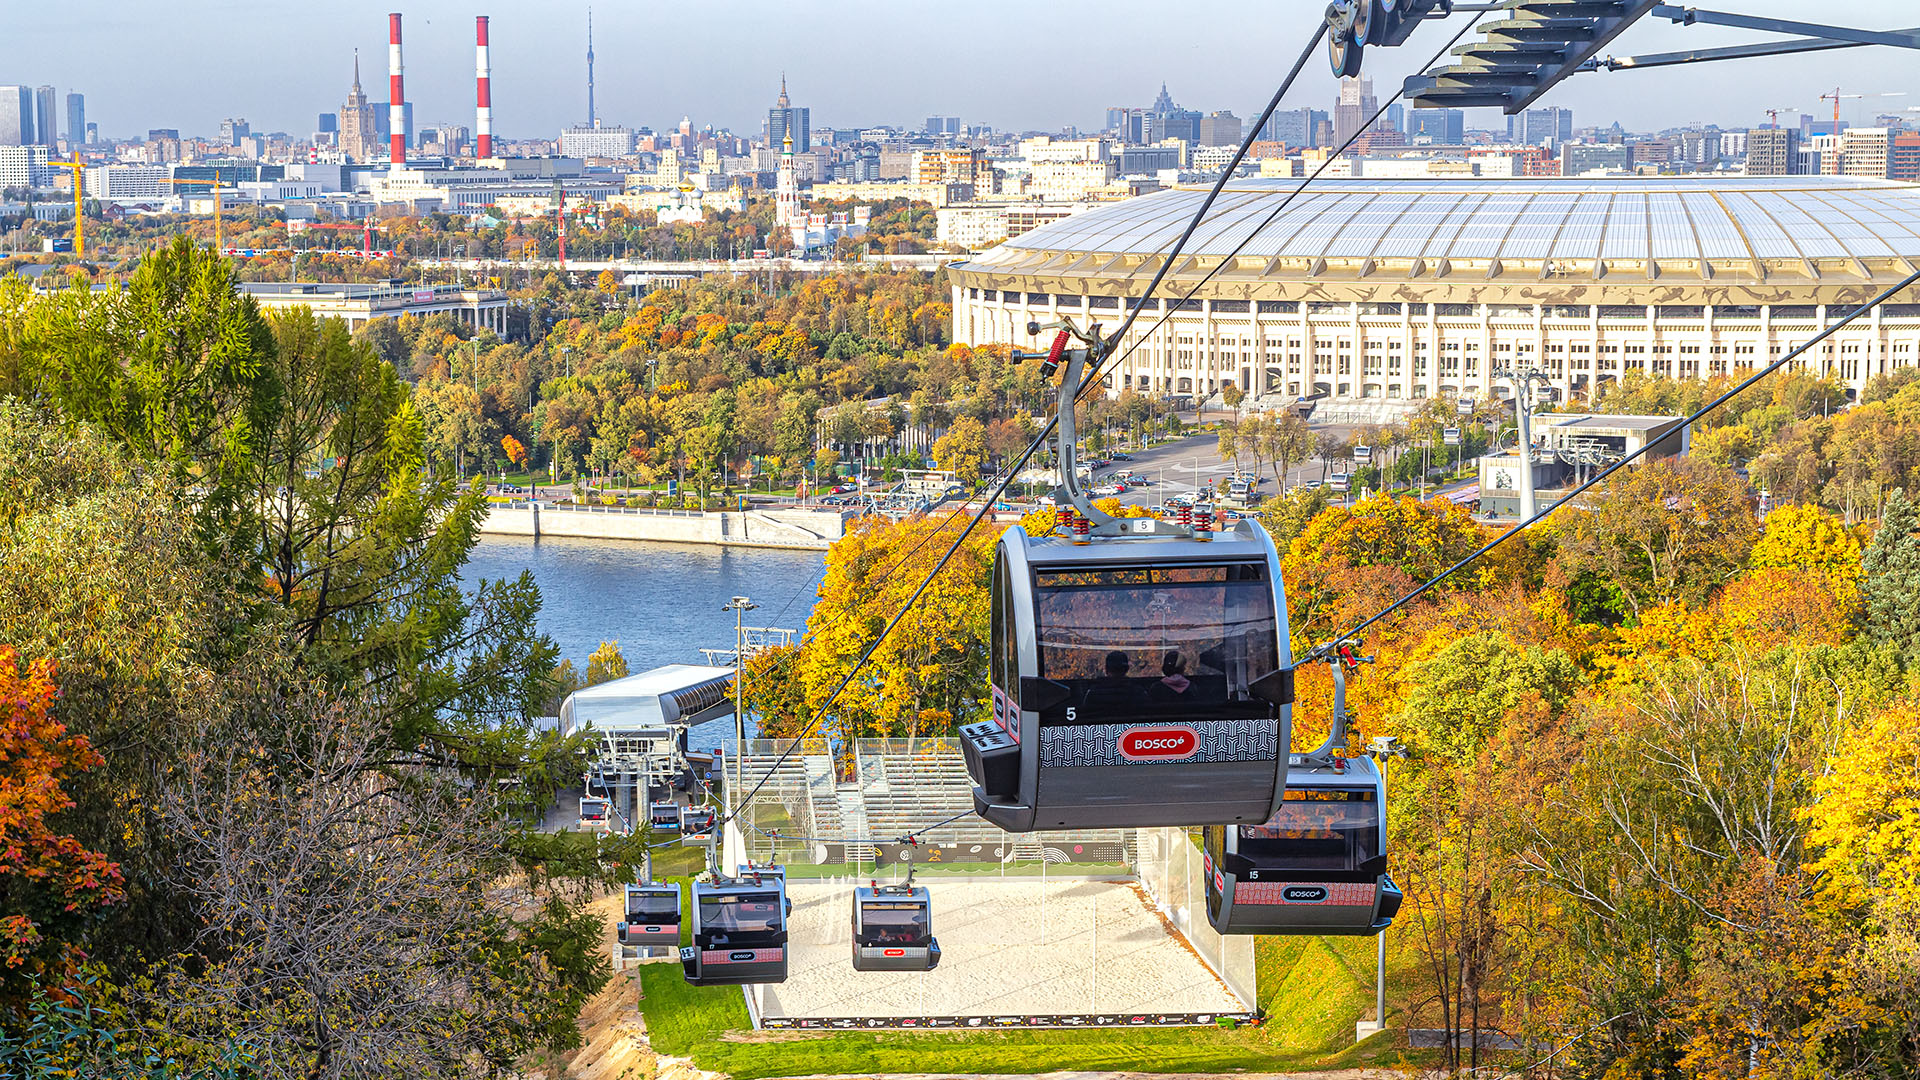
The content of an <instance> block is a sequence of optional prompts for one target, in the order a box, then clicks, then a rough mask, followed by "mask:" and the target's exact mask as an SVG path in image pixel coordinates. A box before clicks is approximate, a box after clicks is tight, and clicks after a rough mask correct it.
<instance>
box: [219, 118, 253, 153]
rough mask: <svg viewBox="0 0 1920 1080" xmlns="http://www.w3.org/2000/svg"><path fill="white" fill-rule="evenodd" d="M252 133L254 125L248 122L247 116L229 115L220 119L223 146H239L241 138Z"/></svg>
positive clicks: (221, 143)
mask: <svg viewBox="0 0 1920 1080" xmlns="http://www.w3.org/2000/svg"><path fill="white" fill-rule="evenodd" d="M252 134H253V125H252V124H249V123H247V118H246V117H244V116H242V117H237V118H236V117H228V118H227V119H225V120H222V121H220V145H221V146H239V145H240V140H242V139H245V138H246V137H248V136H249V135H252Z"/></svg>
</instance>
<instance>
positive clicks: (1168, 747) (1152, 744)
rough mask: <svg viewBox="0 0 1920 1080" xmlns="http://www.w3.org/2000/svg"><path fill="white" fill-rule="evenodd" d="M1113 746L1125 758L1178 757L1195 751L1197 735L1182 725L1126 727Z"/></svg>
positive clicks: (1190, 755) (1138, 759) (1188, 756)
mask: <svg viewBox="0 0 1920 1080" xmlns="http://www.w3.org/2000/svg"><path fill="white" fill-rule="evenodd" d="M1116 748H1117V749H1118V750H1119V751H1120V756H1121V757H1123V758H1126V759H1127V760H1128V761H1180V760H1183V759H1185V758H1190V757H1192V756H1193V755H1194V754H1195V753H1197V752H1198V751H1199V749H1200V736H1199V735H1197V734H1195V733H1194V730H1193V729H1192V728H1190V727H1186V726H1184V725H1182V726H1177V727H1137V728H1129V729H1128V730H1126V731H1124V732H1121V734H1120V739H1119V742H1118V744H1117V747H1116Z"/></svg>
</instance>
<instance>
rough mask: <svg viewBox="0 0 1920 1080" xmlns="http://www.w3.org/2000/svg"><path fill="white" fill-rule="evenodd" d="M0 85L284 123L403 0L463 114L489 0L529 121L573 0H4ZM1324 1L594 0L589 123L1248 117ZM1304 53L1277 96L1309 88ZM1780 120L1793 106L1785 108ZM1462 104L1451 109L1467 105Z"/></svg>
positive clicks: (1700, 114)
mask: <svg viewBox="0 0 1920 1080" xmlns="http://www.w3.org/2000/svg"><path fill="white" fill-rule="evenodd" d="M1708 4H1710V5H1715V6H1717V7H1719V8H1720V9H1722V10H1725V9H1737V10H1739V11H1741V12H1743V13H1747V14H1759V15H1771V16H1776V17H1780V18H1798V19H1807V18H1813V17H1816V11H1817V12H1820V13H1827V12H1831V13H1833V17H1836V18H1842V19H1844V20H1845V21H1846V22H1847V23H1848V24H1849V25H1852V26H1858V27H1865V28H1870V29H1892V28H1897V27H1903V26H1910V25H1911V24H1913V23H1915V22H1920V19H1916V18H1915V5H1913V4H1912V2H1911V0H1854V2H1853V3H1850V4H1834V5H1827V4H1820V5H1815V4H1810V3H1808V2H1807V0H1708ZM0 7H5V8H10V9H12V10H10V11H7V12H6V14H5V18H4V26H5V27H6V32H5V33H0V84H11V83H21V84H26V85H29V86H38V85H43V84H51V85H53V86H55V87H57V88H59V90H60V91H61V92H62V93H63V94H64V93H65V92H66V91H68V90H75V89H77V90H79V91H81V92H82V93H84V94H85V95H86V98H87V116H88V119H89V120H91V121H94V122H96V123H98V124H99V125H100V130H101V132H102V133H103V134H105V135H107V136H110V137H113V136H119V137H126V136H136V135H140V134H143V133H144V132H145V131H146V130H147V129H148V128H156V127H168V128H179V129H180V130H181V131H182V133H183V134H202V135H214V134H217V133H218V131H219V126H220V121H221V119H222V118H223V117H229V116H240V117H245V118H247V119H248V120H249V121H250V122H251V123H252V126H253V130H255V131H257V132H258V131H286V132H290V133H293V134H295V135H302V136H303V135H305V134H307V133H308V132H310V131H311V130H312V128H313V125H314V120H315V116H316V115H317V114H318V113H321V112H331V111H333V110H335V109H337V108H338V107H339V105H340V103H341V102H342V101H343V100H344V98H345V96H346V91H347V87H348V84H349V83H350V82H351V79H352V67H353V51H354V49H356V48H358V49H359V50H360V61H361V78H362V83H363V85H364V86H365V88H366V90H367V93H368V96H369V97H370V98H371V99H373V100H375V101H382V102H383V101H385V100H386V47H385V46H386V30H387V20H386V18H385V15H386V13H387V11H389V10H392V9H394V8H395V7H399V8H401V10H402V13H403V14H404V15H405V16H406V64H407V96H408V98H409V99H411V100H412V101H413V103H414V123H415V126H416V127H427V126H432V125H435V124H438V123H443V122H444V123H451V124H466V125H468V126H469V127H470V126H471V125H472V123H473V16H474V15H476V14H484V15H488V16H490V17H491V24H492V39H493V102H494V132H495V134H496V135H497V136H505V137H516V136H517V137H549V138H550V137H552V136H553V135H554V134H555V133H556V132H557V131H558V129H559V128H560V127H561V126H563V125H565V124H570V123H577V122H580V121H582V120H584V119H585V118H586V71H585V68H586V60H585V52H586V22H587V8H588V5H587V4H586V3H585V2H583V0H538V2H531V3H530V2H525V0H523V2H521V3H514V4H502V3H498V2H497V0H494V2H489V0H382V2H380V3H369V2H366V0H324V2H315V0H300V2H297V3H296V2H289V0H172V2H169V3H165V4H157V3H153V2H152V0H61V2H60V3H30V2H28V0H5V3H4V5H0ZM1324 9H1325V0H1264V2H1259V3H1255V2H1250V0H1239V2H1228V0H1158V2H1147V0H1097V2H1096V0H973V2H971V3H969V4H966V5H954V4H935V3H929V2H926V0H907V2H904V3H903V2H900V0H890V2H883V0H691V2H689V0H682V2H679V3H649V4H639V3H634V2H632V0H602V2H601V3H600V4H599V5H598V6H597V7H596V8H595V9H594V11H593V25H594V51H595V54H596V65H595V77H596V83H597V86H596V101H597V104H598V112H599V115H600V117H601V119H602V120H603V121H604V122H607V123H624V124H627V125H628V126H630V127H639V126H642V125H645V126H650V127H652V128H654V129H655V130H661V129H666V128H670V127H673V126H675V125H677V124H678V123H679V122H680V119H681V118H682V117H683V116H688V117H691V118H692V119H693V121H694V123H695V125H696V126H706V125H712V126H714V127H716V128H717V127H730V128H732V129H733V130H734V131H735V132H737V133H741V134H749V133H757V132H758V131H759V130H760V129H761V126H762V125H763V124H764V122H765V117H766V109H767V107H768V106H769V105H771V104H772V102H773V99H774V97H775V96H776V95H777V94H778V92H779V88H780V75H781V73H782V72H783V71H784V72H785V73H786V75H787V79H788V85H789V89H790V93H791V95H792V98H793V101H794V103H795V104H797V105H805V106H809V107H810V108H811V109H812V110H813V113H812V123H813V127H815V128H816V129H818V128H824V127H839V128H847V127H866V126H872V125H879V124H890V125H894V126H902V127H915V128H917V127H919V126H920V124H921V122H922V121H923V120H924V119H925V118H926V117H927V116H930V115H944V116H959V117H960V118H961V119H962V121H963V122H965V123H968V124H989V125H992V126H993V127H995V128H997V129H1000V130H1014V131H1026V130H1036V131H1055V130H1060V129H1063V128H1065V127H1067V126H1069V125H1072V126H1077V127H1079V128H1081V129H1083V130H1096V129H1098V128H1099V127H1100V126H1102V124H1103V123H1104V120H1105V109H1106V107H1107V106H1110V105H1136V106H1144V105H1147V104H1149V103H1150V102H1151V101H1152V100H1153V98H1154V95H1155V94H1156V93H1157V92H1158V91H1159V88H1160V84H1161V82H1162V81H1163V80H1164V81H1165V82H1166V83H1167V85H1168V88H1169V90H1170V91H1171V93H1172V95H1173V97H1174V100H1176V101H1177V102H1179V103H1180V104H1181V105H1182V106H1183V107H1185V108H1191V109H1199V110H1201V111H1211V110H1215V109H1228V110H1231V111H1233V112H1234V113H1236V114H1238V115H1239V116H1240V117H1241V118H1242V119H1250V118H1251V116H1252V115H1254V114H1255V113H1257V112H1258V110H1259V109H1260V108H1261V107H1262V106H1263V105H1264V104H1265V102H1266V100H1267V99H1268V98H1269V97H1270V96H1271V95H1272V93H1273V88H1274V86H1276V85H1277V84H1278V82H1279V80H1280V78H1281V77H1282V76H1284V75H1285V73H1286V70H1287V68H1288V67H1289V66H1290V65H1291V62H1292V60H1293V58H1294V57H1295V56H1297V55H1298V52H1299V49H1300V48H1301V46H1302V45H1303V44H1304V43H1305V41H1306V39H1307V36H1308V35H1309V34H1310V33H1311V32H1312V30H1313V26H1314V22H1315V20H1316V19H1317V18H1318V17H1319V13H1320V12H1321V11H1323V10H1324ZM1469 17H1470V16H1468V15H1465V14H1459V15H1455V16H1454V17H1453V19H1452V20H1449V21H1448V22H1446V23H1436V24H1433V25H1429V26H1426V27H1422V28H1421V30H1420V31H1419V32H1418V33H1417V34H1416V35H1415V36H1414V37H1413V38H1412V40H1410V41H1409V42H1408V43H1407V44H1406V45H1404V46H1401V47H1399V48H1396V49H1376V50H1370V51H1369V53H1368V55H1367V58H1366V68H1367V73H1368V74H1369V75H1370V76H1371V77H1372V78H1373V79H1374V80H1375V83H1376V88H1377V90H1378V92H1379V95H1380V97H1381V98H1382V99H1384V98H1385V97H1386V96H1387V95H1388V94H1389V93H1391V92H1392V89H1393V88H1395V87H1397V86H1398V85H1399V84H1400V81H1401V80H1402V79H1403V78H1404V77H1405V76H1406V75H1408V74H1411V73H1414V72H1416V71H1418V70H1420V69H1423V68H1425V67H1426V66H1427V62H1428V61H1429V60H1430V59H1431V58H1432V56H1433V54H1434V52H1435V51H1436V50H1438V49H1439V48H1440V46H1441V45H1442V44H1444V42H1445V41H1446V39H1447V38H1448V37H1449V36H1451V34H1452V33H1453V32H1454V30H1455V29H1457V27H1458V26H1459V25H1460V21H1461V20H1464V19H1467V18H1469ZM1767 38H1768V35H1763V34H1759V33H1757V32H1753V31H1742V30H1731V29H1725V28H1720V27H1708V26H1693V27H1684V28H1683V27H1678V26H1675V25H1673V24H1672V23H1671V22H1668V21H1666V20H1660V21H1658V22H1656V21H1654V20H1652V19H1651V18H1648V19H1645V20H1643V21H1642V22H1641V23H1640V24H1638V25H1636V26H1635V27H1634V28H1632V29H1631V30H1629V31H1628V32H1627V33H1626V34H1624V35H1622V36H1621V37H1620V38H1619V39H1617V40H1616V41H1615V42H1614V43H1613V45H1612V47H1611V48H1610V49H1608V50H1607V51H1608V52H1609V53H1611V54H1612V55H1618V56H1624V55H1632V54H1638V53H1647V52H1661V51H1668V50H1673V49H1680V48H1698V47H1709V46H1715V45H1723V44H1732V43H1737V42H1743V41H1754V40H1765V39H1767ZM1323 57H1324V50H1322V52H1321V54H1319V55H1316V56H1315V58H1314V59H1313V60H1312V61H1310V63H1309V66H1308V67H1307V69H1306V74H1305V75H1304V76H1303V77H1302V78H1301V79H1300V81H1299V83H1298V84H1297V85H1296V87H1295V89H1294V91H1293V93H1292V95H1290V96H1289V98H1288V100H1287V102H1286V103H1285V104H1284V106H1283V107H1289V108H1298V107H1303V106H1309V105H1310V106H1312V107H1314V108H1322V109H1324V108H1329V107H1330V106H1331V104H1332V101H1333V98H1334V82H1333V79H1332V78H1331V77H1330V76H1329V75H1328V73H1327V66H1326V63H1325V60H1324V58H1323ZM1917 59H1920V57H1916V55H1915V54H1914V53H1912V52H1909V51H1906V50H1899V49H1892V48H1882V47H1868V48H1862V49H1850V50H1841V51H1837V52H1829V53H1819V54H1812V55H1808V56H1799V57H1777V58H1770V59H1762V60H1738V61H1727V62H1721V63H1714V64H1698V65H1690V66H1688V67H1685V68H1680V69H1668V70H1645V71H1634V72H1613V73H1606V72H1596V73H1589V74H1584V75H1579V76H1575V77H1574V78H1572V79H1569V80H1567V81H1566V82H1564V83H1562V84H1561V85H1560V86H1559V87H1557V88H1556V89H1555V90H1554V91H1552V92H1551V93H1550V94H1549V95H1548V97H1547V98H1546V99H1544V100H1543V101H1542V102H1541V104H1552V105H1563V106H1566V107H1569V108H1571V109H1573V110H1574V123H1575V124H1576V126H1583V125H1587V124H1592V123H1607V122H1611V121H1613V120H1616V119H1617V120H1619V121H1620V122H1621V123H1623V124H1624V125H1626V127H1627V128H1628V129H1629V130H1656V129H1659V128H1663V127H1668V126H1679V125H1683V124H1686V123H1689V122H1694V121H1698V122H1704V123H1717V124H1720V125H1722V126H1724V127H1746V126H1760V125H1762V124H1764V123H1766V117H1765V115H1764V110H1766V109H1768V108H1787V107H1796V108H1799V109H1805V110H1812V111H1814V112H1816V113H1819V114H1820V115H1827V116H1830V115H1831V109H1832V104H1831V102H1822V101H1820V100H1819V95H1820V94H1822V93H1830V92H1832V90H1833V89H1834V88H1835V87H1837V86H1838V87H1844V88H1845V89H1846V90H1847V91H1848V92H1857V93H1869V94H1892V93H1902V94H1903V96H1890V97H1878V98H1863V99H1858V100H1847V101H1845V102H1843V108H1842V116H1843V117H1844V118H1846V119H1848V120H1850V121H1853V122H1856V123H1858V122H1863V121H1871V120H1872V118H1873V117H1874V116H1875V115H1876V114H1877V113H1880V112H1898V111H1905V110H1907V109H1909V108H1913V107H1920V80H1916V79H1914V78H1913V76H1912V74H1911V73H1912V72H1914V71H1916V70H1920V65H1916V63H1915V61H1916V60H1917ZM1787 115H1788V120H1787V122H1789V123H1791V122H1793V121H1794V119H1795V118H1794V117H1792V115H1791V114H1787ZM1496 119H1497V114H1495V113H1493V112H1492V111H1491V110H1478V111H1476V112H1474V113H1473V114H1471V115H1470V116H1469V118H1468V126H1469V127H1475V126H1480V127H1490V126H1493V124H1494V123H1495V121H1496Z"/></svg>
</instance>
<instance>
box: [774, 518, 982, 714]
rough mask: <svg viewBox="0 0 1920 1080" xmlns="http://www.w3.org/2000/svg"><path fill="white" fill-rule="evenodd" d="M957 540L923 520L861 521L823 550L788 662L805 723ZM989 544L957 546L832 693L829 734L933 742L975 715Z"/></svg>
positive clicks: (974, 539)
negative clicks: (811, 603)
mask: <svg viewBox="0 0 1920 1080" xmlns="http://www.w3.org/2000/svg"><path fill="white" fill-rule="evenodd" d="M929 533H932V534H933V535H931V536H929V535H928V534H929ZM958 535H959V528H958V526H947V527H943V526H942V525H941V524H940V523H939V522H938V521H935V520H931V519H926V518H907V519H905V520H902V521H900V522H898V523H894V522H889V521H887V520H885V519H884V518H873V517H869V518H866V519H864V520H863V521H862V522H861V523H860V525H859V527H857V528H855V529H853V530H852V531H851V532H849V533H848V534H847V535H846V536H845V537H843V538H842V539H841V540H840V541H839V542H837V543H835V544H834V545H833V547H832V548H831V549H830V550H829V551H828V553H827V569H826V574H825V576H824V577H823V578H822V580H821V583H820V601H819V603H818V604H817V605H816V606H815V607H814V612H813V615H812V616H810V617H809V618H808V619H807V633H806V637H805V638H804V639H803V640H802V641H801V644H800V656H799V659H798V661H797V663H796V664H795V674H796V676H797V677H798V679H799V680H800V682H801V685H802V686H804V688H805V694H806V710H807V714H808V715H809V716H811V715H813V714H814V713H817V712H818V711H819V710H820V709H821V708H822V707H823V706H824V705H825V703H826V700H827V697H828V696H829V695H830V694H831V693H832V692H833V689H834V688H835V687H836V686H838V685H839V683H840V681H841V680H842V679H843V678H844V677H845V676H846V674H847V672H848V671H849V670H850V669H851V668H852V665H853V664H854V663H855V662H856V661H857V660H858V658H859V657H860V656H861V654H862V653H863V652H864V651H865V650H866V649H867V648H868V647H869V646H870V645H872V644H873V642H874V641H875V640H876V639H877V638H878V637H879V635H880V631H881V630H882V629H883V628H884V627H885V626H886V625H887V622H888V620H890V619H891V618H892V617H893V616H894V615H895V614H896V613H898V612H899V611H900V610H901V608H902V607H903V606H904V605H905V604H906V601H907V599H908V597H910V596H912V595H913V592H914V590H915V588H917V587H918V586H919V584H920V583H921V581H922V580H924V579H925V578H926V576H927V574H928V573H929V572H930V571H931V570H932V569H933V565H934V563H935V562H936V561H938V560H939V558H940V556H941V555H942V554H943V553H944V552H945V551H946V550H947V548H948V547H949V546H950V545H951V544H952V542H953V539H954V538H956V537H957V536H958ZM922 541H925V542H924V543H922ZM993 544H994V538H993V537H992V536H990V535H984V534H982V533H979V532H976V533H975V534H973V535H972V536H971V537H969V538H968V539H967V541H966V542H965V543H963V544H961V545H960V547H959V549H958V550H957V551H955V553H954V557H953V559H952V560H951V561H950V562H949V563H948V565H947V567H946V569H944V570H943V571H942V572H941V573H940V574H939V575H938V576H937V577H935V578H934V579H933V583H932V584H931V585H930V586H928V588H927V591H926V593H925V594H924V595H923V596H922V597H921V598H920V600H919V602H918V603H916V604H915V605H914V606H913V608H912V609H911V610H909V611H908V612H907V614H906V615H905V616H904V617H903V618H902V619H901V620H900V623H899V625H898V626H896V627H895V628H894V631H893V633H892V634H891V635H889V636H888V637H887V639H886V640H885V641H884V642H882V643H881V644H880V646H879V647H878V648H877V649H876V650H874V652H873V658H872V660H871V661H870V662H869V664H868V666H867V667H866V668H865V669H863V671H862V674H861V677H859V678H857V679H855V680H854V681H853V682H852V683H851V684H849V685H848V686H847V689H846V691H845V692H844V693H842V694H841V695H840V697H839V699H838V701H837V702H836V703H835V705H834V708H833V710H832V711H831V712H830V713H829V714H828V717H827V721H828V723H829V725H830V727H831V729H832V730H833V731H835V732H837V733H838V734H839V735H840V736H842V737H849V738H850V737H855V736H872V735H885V736H912V735H940V734H946V733H947V730H948V726H949V725H954V726H957V725H960V724H966V723H971V722H972V721H973V719H974V718H975V717H977V716H979V715H980V713H981V711H982V709H983V704H982V703H983V700H984V698H985V695H986V678H987V670H986V662H987V661H986V654H987V648H986V644H987V607H988V604H987V585H986V582H987V574H988V571H989V570H990V569H991V567H992V563H993ZM929 715H938V716H942V717H945V718H946V719H945V720H944V721H941V722H940V723H938V724H937V725H935V726H934V727H933V728H931V729H930V728H929V727H927V726H925V721H924V719H923V718H924V717H926V716H929Z"/></svg>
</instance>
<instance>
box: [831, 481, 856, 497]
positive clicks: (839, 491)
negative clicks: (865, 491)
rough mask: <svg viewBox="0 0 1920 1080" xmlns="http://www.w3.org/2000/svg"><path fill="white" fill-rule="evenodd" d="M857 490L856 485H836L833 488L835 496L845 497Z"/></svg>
mask: <svg viewBox="0 0 1920 1080" xmlns="http://www.w3.org/2000/svg"><path fill="white" fill-rule="evenodd" d="M855 489H856V485H854V484H836V485H835V486H834V487H833V493H834V494H835V495H845V494H846V493H847V492H849V491H853V490H855Z"/></svg>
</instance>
